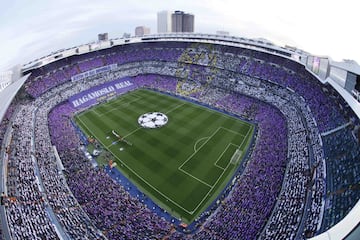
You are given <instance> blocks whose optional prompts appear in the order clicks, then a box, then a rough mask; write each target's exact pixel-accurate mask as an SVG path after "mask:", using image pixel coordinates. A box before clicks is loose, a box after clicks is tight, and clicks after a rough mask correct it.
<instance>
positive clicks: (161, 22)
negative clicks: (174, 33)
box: [157, 11, 171, 33]
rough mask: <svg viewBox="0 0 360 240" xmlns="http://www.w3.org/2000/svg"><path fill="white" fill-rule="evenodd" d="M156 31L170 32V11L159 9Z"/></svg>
mask: <svg viewBox="0 0 360 240" xmlns="http://www.w3.org/2000/svg"><path fill="white" fill-rule="evenodd" d="M157 32H158V33H166V32H171V13H170V12H169V11H161V12H158V13H157Z"/></svg>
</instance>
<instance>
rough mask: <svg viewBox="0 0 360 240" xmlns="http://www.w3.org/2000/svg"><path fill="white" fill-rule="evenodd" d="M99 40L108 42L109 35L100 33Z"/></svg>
mask: <svg viewBox="0 0 360 240" xmlns="http://www.w3.org/2000/svg"><path fill="white" fill-rule="evenodd" d="M98 40H99V41H107V40H109V36H108V33H99V34H98Z"/></svg>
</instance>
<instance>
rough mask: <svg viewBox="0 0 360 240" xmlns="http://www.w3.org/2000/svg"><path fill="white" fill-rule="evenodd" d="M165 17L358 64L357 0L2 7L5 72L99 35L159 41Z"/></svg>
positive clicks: (120, 1)
mask: <svg viewBox="0 0 360 240" xmlns="http://www.w3.org/2000/svg"><path fill="white" fill-rule="evenodd" d="M160 10H170V11H174V10H183V11H185V12H191V13H193V14H195V30H196V31H197V32H203V33H215V31H216V30H226V31H229V32H230V34H232V35H236V36H245V37H254V38H258V37H262V38H266V39H269V40H271V41H274V42H275V43H280V44H290V45H294V46H297V47H300V48H303V49H304V50H305V51H309V52H311V53H314V54H320V55H330V56H332V57H335V58H350V59H354V60H358V62H359V61H360V48H358V47H357V45H358V43H359V42H360V37H359V36H358V34H356V30H355V29H354V27H355V26H356V24H357V23H358V17H357V16H358V14H357V1H355V0H348V1H346V4H345V3H344V2H333V1H330V2H329V1H325V0H318V1H312V0H303V1H298V2H291V3H290V2H289V1H286V0H273V1H265V0H264V1H263V0H253V1H238V0H197V1H193V0H174V1H164V0H152V1H145V0H138V1H125V0H103V1H93V0H77V1H72V0H62V1H46V0H37V1H32V2H31V3H30V2H29V1H26V0H13V1H9V2H7V4H4V5H3V6H2V14H1V15H0V36H3V37H2V43H1V45H0V52H1V53H2V54H1V55H2V58H0V69H4V66H8V65H10V64H13V63H25V62H27V61H29V60H31V59H35V58H37V57H40V56H39V55H40V54H44V55H46V54H48V53H50V52H51V51H54V50H57V49H61V48H66V47H70V46H75V45H78V44H82V43H87V42H90V41H93V40H95V39H96V37H97V33H101V32H108V33H109V36H110V37H112V38H115V37H121V36H122V34H123V33H124V32H130V33H132V34H133V33H134V29H135V27H136V26H139V25H145V26H148V27H150V28H151V31H152V33H156V13H157V12H158V11H160ZM4 36H5V37H4Z"/></svg>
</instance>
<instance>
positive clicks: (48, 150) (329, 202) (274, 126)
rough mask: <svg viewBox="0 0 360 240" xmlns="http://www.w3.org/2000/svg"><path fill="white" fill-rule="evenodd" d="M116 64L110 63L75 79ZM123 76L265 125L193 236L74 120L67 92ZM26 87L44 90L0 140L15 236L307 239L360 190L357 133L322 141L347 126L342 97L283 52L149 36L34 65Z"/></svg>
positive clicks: (22, 106)
mask: <svg viewBox="0 0 360 240" xmlns="http://www.w3.org/2000/svg"><path fill="white" fill-rule="evenodd" d="M114 63H115V64H117V68H116V69H115V70H113V71H111V72H106V73H101V74H98V75H94V76H91V77H88V78H86V79H83V80H80V81H77V82H71V81H70V79H71V76H74V75H76V74H79V73H82V72H86V71H89V70H91V69H93V68H97V67H101V66H104V65H108V64H114ZM125 76H131V77H133V78H132V81H133V82H134V83H135V84H136V85H137V86H138V87H147V88H153V89H158V90H160V91H166V92H170V93H174V94H179V95H182V96H187V97H191V98H192V99H195V100H197V101H199V102H202V103H205V104H207V105H210V106H213V107H216V108H220V109H222V110H225V111H228V112H232V113H235V114H237V115H240V116H242V117H243V118H245V119H248V120H251V121H253V122H255V123H257V125H258V134H257V139H256V142H255V146H254V147H253V148H252V149H251V151H250V153H251V154H250V161H249V163H248V164H247V166H246V168H245V170H244V172H243V173H242V174H238V175H237V176H236V177H235V179H236V181H234V185H233V186H232V188H231V189H230V193H229V195H228V196H225V199H223V201H221V203H220V204H219V206H218V208H217V209H216V210H214V211H212V212H211V213H208V215H210V216H209V217H208V219H207V220H206V222H205V223H204V224H203V225H202V226H201V227H200V228H199V229H198V230H197V231H196V232H195V233H193V234H192V235H185V234H184V233H182V232H177V231H175V230H174V226H173V225H172V224H171V223H169V222H167V221H165V220H164V219H163V218H161V217H159V216H157V215H156V214H155V213H154V212H152V211H151V210H150V209H148V208H147V207H146V206H145V205H144V203H142V202H141V201H140V200H139V199H137V198H134V197H132V196H130V195H129V193H128V192H127V189H126V186H122V185H119V184H118V183H116V182H115V181H113V180H112V179H111V177H110V176H108V175H107V174H106V173H105V171H104V170H103V169H101V168H100V169H94V168H93V166H92V165H91V164H90V162H89V161H88V159H87V158H85V156H84V155H83V153H82V151H81V150H80V149H79V147H80V145H81V144H82V142H81V141H80V138H79V135H78V134H77V132H76V129H75V127H74V124H73V123H72V122H71V117H72V116H73V115H74V114H75V113H76V109H74V108H73V107H71V105H70V103H68V102H66V100H67V99H68V98H69V97H70V96H72V95H74V94H76V93H78V92H81V91H83V90H86V89H88V88H90V87H92V86H96V85H99V84H101V83H104V82H107V81H110V80H114V79H118V78H121V77H125ZM25 88H26V91H27V92H28V93H29V94H30V95H31V96H32V97H34V98H35V99H34V100H33V101H31V102H24V103H22V104H19V106H17V107H15V105H12V106H11V107H10V108H9V109H8V113H7V115H6V116H7V117H6V118H5V121H3V122H2V124H1V129H0V130H1V131H2V132H1V133H2V134H1V137H2V136H4V134H3V132H4V131H5V129H6V126H7V125H8V124H9V123H10V124H11V126H12V127H11V129H10V130H11V131H10V136H9V138H10V139H11V140H10V141H9V142H10V144H9V145H8V146H6V149H7V150H6V152H7V154H6V161H5V162H7V165H8V176H7V195H8V196H9V197H11V198H10V199H11V201H10V202H9V204H8V206H7V209H6V214H7V218H8V225H9V227H10V232H11V235H12V237H13V238H14V239H24V238H28V237H30V236H32V237H34V236H35V237H38V238H48V239H56V238H57V235H58V234H61V233H59V231H60V232H62V231H63V232H64V234H66V235H67V236H68V237H70V238H73V239H84V238H88V239H94V238H99V239H102V238H105V237H107V238H109V239H130V238H131V239H134V238H137V239H153V238H157V239H159V238H167V237H171V238H174V239H181V238H193V239H209V238H211V239H224V238H225V239H254V238H257V237H260V238H263V239H295V238H296V239H298V238H304V237H308V236H313V235H315V234H316V233H318V231H319V229H320V227H321V223H323V225H322V230H326V229H327V228H328V227H330V226H332V225H334V224H335V223H337V222H338V221H339V220H341V219H342V217H343V216H344V215H345V214H346V213H347V212H348V211H349V209H351V207H352V206H353V205H354V204H355V202H356V201H357V200H358V199H359V194H358V182H359V180H360V179H359V177H358V172H359V171H360V169H359V163H358V162H357V161H356V159H358V158H359V147H358V145H356V144H357V143H356V142H355V141H354V139H353V138H352V135H351V132H350V131H349V130H348V129H344V130H341V131H338V132H335V133H334V134H330V135H327V136H325V137H323V139H324V140H323V141H324V148H323V146H322V144H323V143H322V138H321V137H320V133H324V132H327V131H329V130H332V129H334V128H336V127H339V126H342V125H344V124H345V123H347V121H348V119H347V118H345V117H344V116H343V114H342V112H341V111H340V110H339V108H338V103H339V102H341V98H340V99H338V98H337V97H336V93H335V92H333V91H331V89H330V90H329V87H328V86H321V85H320V83H318V82H317V80H316V79H314V77H313V76H312V75H311V74H309V73H307V72H306V70H305V69H304V68H303V67H302V66H301V65H300V64H297V63H294V62H292V61H290V60H287V59H283V58H281V57H278V56H272V55H270V54H264V53H259V52H256V51H253V50H249V49H242V48H234V47H226V46H220V45H209V44H199V43H193V44H189V43H175V42H171V43H141V44H140V43H139V44H132V45H124V46H119V47H116V48H114V49H108V50H103V51H101V52H93V53H89V54H86V55H79V56H74V57H71V58H68V59H66V60H63V62H55V63H53V64H50V65H49V66H45V67H43V68H42V69H38V70H35V71H34V72H33V76H31V78H30V79H29V81H28V82H27V83H26V86H25ZM341 104H344V103H341ZM14 109H17V110H16V111H14ZM12 115H13V120H12V122H10V118H11V116H12ZM350 115H351V114H350ZM344 141H345V142H347V143H348V144H344ZM53 145H55V146H56V149H57V151H58V154H59V156H60V160H59V159H58V158H57V156H56V151H54V149H53ZM323 149H325V154H324V151H323ZM60 162H62V164H63V166H64V167H65V170H64V171H63V172H62V171H61V170H60V167H59V166H60ZM339 166H341V167H339ZM325 172H326V173H328V175H327V177H326V180H324V179H325V176H326V175H325ZM329 173H330V174H329ZM325 184H326V186H325ZM325 189H326V190H327V195H326V202H325V203H324V199H323V195H324V192H325ZM324 205H325V207H324ZM324 208H325V210H324ZM323 212H324V220H323V221H322V214H323ZM52 213H53V214H54V216H55V218H51V217H49V216H51V214H52ZM59 227H60V228H61V230H59ZM45 233H46V234H45Z"/></svg>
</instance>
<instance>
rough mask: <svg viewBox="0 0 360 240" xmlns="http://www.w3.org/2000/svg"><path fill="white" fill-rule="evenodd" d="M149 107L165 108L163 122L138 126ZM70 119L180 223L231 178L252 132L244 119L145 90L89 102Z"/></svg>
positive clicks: (193, 215)
mask: <svg viewBox="0 0 360 240" xmlns="http://www.w3.org/2000/svg"><path fill="white" fill-rule="evenodd" d="M148 112H161V113H164V114H165V115H166V116H167V118H168V122H167V124H166V125H164V126H162V127H159V128H153V129H150V128H143V127H141V126H140V125H139V123H138V118H139V117H140V116H141V115H142V114H144V113H148ZM75 121H76V123H77V124H78V126H79V127H80V128H81V129H82V130H83V131H84V133H85V134H86V135H87V136H89V137H90V136H91V137H94V138H95V139H97V140H98V141H99V143H101V145H102V146H103V148H105V149H106V150H107V151H109V152H111V153H112V155H113V161H114V162H116V163H117V167H118V168H119V170H120V171H121V172H122V173H123V174H124V175H125V176H126V177H127V178H128V179H130V181H132V182H133V183H134V184H135V185H136V186H137V187H138V188H139V189H140V190H141V191H142V192H143V193H145V194H146V195H147V196H148V197H150V198H151V199H152V200H153V201H154V202H155V203H157V204H158V205H159V206H160V207H162V208H163V209H164V210H166V211H168V212H169V213H170V214H172V215H173V216H175V217H177V218H180V219H181V220H182V221H183V222H185V223H190V222H192V221H193V220H194V219H195V218H196V217H197V216H199V214H200V213H201V212H202V211H204V210H205V209H206V208H207V207H208V206H209V205H210V204H211V203H212V202H213V201H214V200H215V199H216V197H217V196H218V195H219V194H220V193H221V191H222V190H223V189H224V187H225V186H226V184H227V183H228V182H229V181H230V180H231V178H232V176H233V175H234V173H235V171H236V169H237V168H238V166H239V164H241V161H242V160H243V158H244V156H245V153H246V150H247V148H248V146H249V145H250V142H251V139H252V136H253V133H254V125H253V124H251V123H249V122H246V121H242V120H240V119H238V118H235V117H232V116H229V115H226V114H223V113H220V112H218V111H215V110H211V109H209V108H206V107H203V106H200V105H197V104H194V103H191V102H188V101H185V100H181V99H179V98H176V97H173V96H169V95H165V94H162V93H158V92H155V91H151V90H146V89H140V90H136V91H132V92H129V93H127V94H124V95H121V96H120V97H118V98H116V99H113V100H111V101H109V102H106V103H103V104H99V105H97V106H94V107H92V108H90V109H88V110H86V111H84V112H82V113H79V114H78V115H76V116H75ZM113 130H114V132H115V133H116V134H117V135H120V136H121V138H122V140H120V139H119V138H118V137H117V136H116V135H114V134H113Z"/></svg>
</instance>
